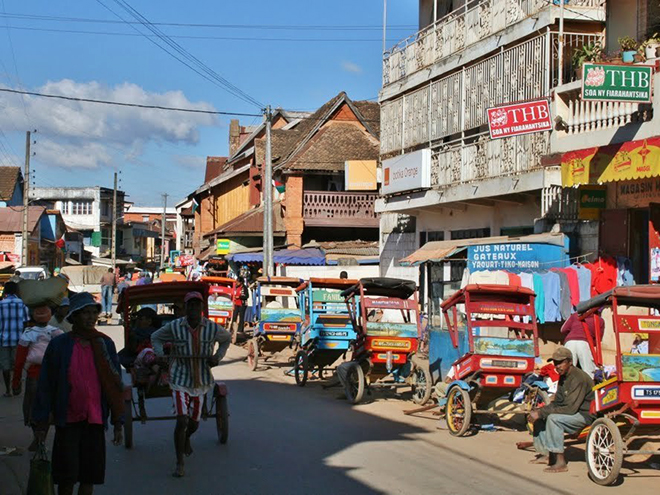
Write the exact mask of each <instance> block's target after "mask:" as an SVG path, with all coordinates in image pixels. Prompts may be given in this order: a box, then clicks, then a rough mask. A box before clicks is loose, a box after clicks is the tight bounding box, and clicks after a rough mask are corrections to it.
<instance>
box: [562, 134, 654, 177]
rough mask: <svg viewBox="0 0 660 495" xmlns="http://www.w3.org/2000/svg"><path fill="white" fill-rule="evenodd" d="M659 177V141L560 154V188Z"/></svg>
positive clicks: (646, 141)
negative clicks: (561, 155)
mask: <svg viewBox="0 0 660 495" xmlns="http://www.w3.org/2000/svg"><path fill="white" fill-rule="evenodd" d="M648 177H660V138H658V137H654V138H650V139H644V140H643V141H629V142H627V143H623V144H616V145H609V146H603V147H600V148H588V149H584V150H579V151H571V152H569V153H566V154H564V156H563V157H562V161H561V179H562V184H563V186H564V187H572V186H575V185H579V184H600V183H603V182H613V181H622V180H633V179H643V178H648Z"/></svg>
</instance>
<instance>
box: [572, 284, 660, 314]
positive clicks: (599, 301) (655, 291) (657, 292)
mask: <svg viewBox="0 0 660 495" xmlns="http://www.w3.org/2000/svg"><path fill="white" fill-rule="evenodd" d="M615 298H616V300H617V303H618V304H621V305H623V306H641V307H647V308H660V286H658V285H633V286H629V287H615V288H614V289H612V290H610V291H607V292H605V293H603V294H599V295H598V296H596V297H592V298H591V299H589V300H587V301H583V302H581V303H580V304H578V306H577V312H578V313H579V314H583V313H586V312H587V311H589V310H591V309H595V308H602V307H605V306H611V305H612V303H613V301H614V299H615Z"/></svg>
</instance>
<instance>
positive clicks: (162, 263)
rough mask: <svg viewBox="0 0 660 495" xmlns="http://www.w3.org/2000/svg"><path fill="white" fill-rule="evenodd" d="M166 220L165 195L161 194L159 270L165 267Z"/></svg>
mask: <svg viewBox="0 0 660 495" xmlns="http://www.w3.org/2000/svg"><path fill="white" fill-rule="evenodd" d="M166 219H167V193H165V194H163V218H162V219H161V226H160V236H161V237H160V239H161V240H160V269H161V270H162V269H163V268H164V267H165V222H166Z"/></svg>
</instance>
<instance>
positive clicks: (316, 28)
mask: <svg viewBox="0 0 660 495" xmlns="http://www.w3.org/2000/svg"><path fill="white" fill-rule="evenodd" d="M0 17H7V18H10V19H22V20H37V21H56V22H83V23H96V24H141V23H140V22H136V21H115V20H112V19H91V18H81V17H57V16H47V15H34V14H14V13H9V12H7V13H0ZM151 24H152V25H154V26H171V27H193V28H219V29H259V30H265V29H267V30H283V31H379V32H380V31H381V30H382V28H383V27H382V26H381V25H380V24H373V25H357V24H356V25H352V24H346V25H331V24H318V25H313V24H312V25H305V24H296V25H294V24H291V25H285V24H205V23H204V24H201V23H187V22H151ZM387 28H388V29H390V30H392V29H396V30H402V31H403V30H409V29H417V28H418V26H415V25H413V24H410V25H407V24H392V25H388V26H387Z"/></svg>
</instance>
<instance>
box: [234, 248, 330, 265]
mask: <svg viewBox="0 0 660 495" xmlns="http://www.w3.org/2000/svg"><path fill="white" fill-rule="evenodd" d="M227 259H228V260H229V261H233V262H234V263H263V261H264V255H263V252H261V251H259V252H256V253H237V254H230V255H229V256H227ZM273 261H274V262H275V263H278V264H281V265H314V266H319V265H325V254H323V251H321V250H320V249H316V248H307V249H281V250H279V251H275V253H274V255H273Z"/></svg>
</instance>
